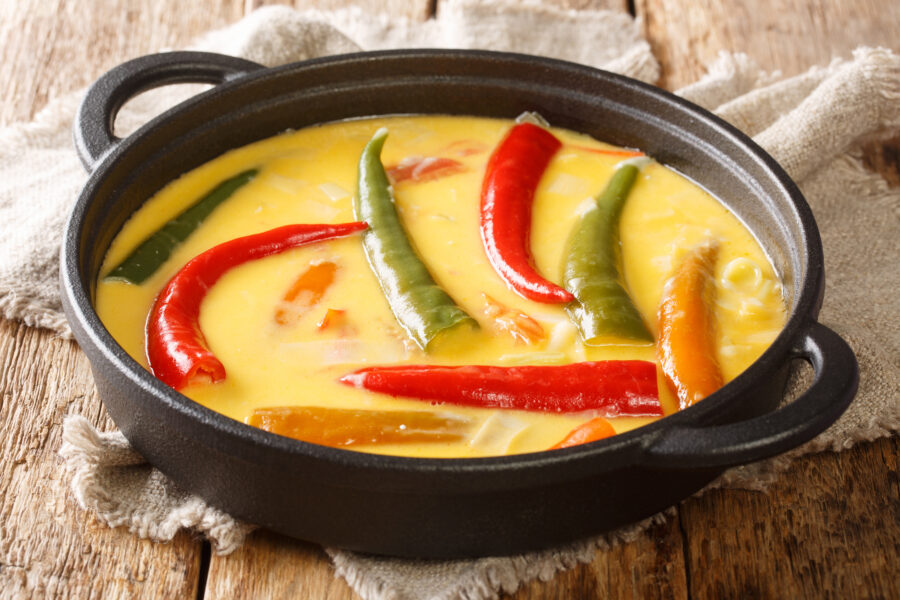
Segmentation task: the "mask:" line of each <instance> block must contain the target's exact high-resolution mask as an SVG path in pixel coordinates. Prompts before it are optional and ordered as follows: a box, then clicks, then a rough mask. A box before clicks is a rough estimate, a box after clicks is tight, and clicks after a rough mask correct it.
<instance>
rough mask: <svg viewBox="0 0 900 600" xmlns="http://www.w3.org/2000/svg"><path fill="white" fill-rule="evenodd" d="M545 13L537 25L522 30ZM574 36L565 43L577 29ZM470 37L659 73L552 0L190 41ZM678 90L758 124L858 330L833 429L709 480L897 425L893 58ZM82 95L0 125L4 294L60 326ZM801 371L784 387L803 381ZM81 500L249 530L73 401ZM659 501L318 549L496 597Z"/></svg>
mask: <svg viewBox="0 0 900 600" xmlns="http://www.w3.org/2000/svg"><path fill="white" fill-rule="evenodd" d="M536 23H540V26H541V30H542V33H543V34H544V35H542V36H540V38H539V39H536V38H535V36H532V35H530V33H531V31H533V30H534V28H535V24H536ZM573 42H574V43H573ZM426 45H427V46H444V47H451V46H452V47H481V48H490V49H497V50H514V51H521V52H531V53H537V54H545V55H550V56H556V57H559V58H565V59H568V60H573V61H577V62H582V63H585V64H591V65H593V66H598V67H603V68H607V69H610V70H615V71H618V72H621V73H624V74H626V75H630V76H632V77H637V78H640V79H643V80H645V81H654V80H655V79H656V77H657V73H658V67H657V65H656V62H655V60H653V57H652V55H651V54H650V52H649V47H648V46H647V44H646V42H645V41H644V40H642V39H641V37H640V31H639V28H638V27H637V26H636V24H635V23H634V22H633V21H632V20H631V19H630V18H629V17H628V16H627V15H624V14H620V13H609V12H574V11H561V10H556V9H548V8H541V7H534V6H524V7H523V6H518V7H513V6H510V5H506V4H503V3H494V2H472V1H467V0H461V1H455V2H448V3H444V4H442V10H441V13H440V16H439V18H438V19H437V20H433V21H429V22H427V23H424V24H419V23H410V22H406V21H402V20H401V21H396V20H394V21H392V20H389V19H387V18H384V17H380V18H374V19H373V18H372V17H371V16H368V15H364V14H363V13H362V12H361V11H358V10H353V9H350V10H345V11H341V12H337V13H297V12H294V11H292V10H290V9H286V8H280V7H277V8H268V9H263V10H260V11H257V12H255V13H253V14H252V15H251V16H249V17H248V18H246V19H244V20H243V21H241V22H240V23H238V24H236V25H234V26H232V27H229V28H227V29H226V30H223V31H219V32H214V33H211V34H209V35H208V36H207V37H205V38H204V39H203V40H201V41H200V42H199V44H198V47H199V48H200V49H206V50H215V51H219V52H225V53H231V54H236V55H239V56H243V57H246V58H249V59H251V60H255V61H258V62H261V63H263V64H267V65H274V64H280V63H283V62H289V61H292V60H301V59H304V58H309V57H312V56H319V55H325V54H332V53H340V52H346V51H353V50H356V49H358V48H360V47H362V48H365V49H376V48H383V47H406V46H426ZM680 93H681V95H683V96H684V97H685V98H688V99H690V100H692V101H694V102H697V103H700V104H702V105H704V106H706V107H707V108H710V109H712V110H715V111H716V112H718V113H719V114H720V115H721V116H723V117H724V118H726V119H728V120H730V121H731V122H732V123H734V124H735V125H737V126H738V127H740V128H742V129H743V130H744V131H746V132H748V133H750V134H751V135H754V136H755V137H756V139H757V141H759V142H760V143H761V144H762V145H763V146H764V147H765V148H766V149H767V150H769V152H771V153H772V154H773V156H775V158H776V159H777V160H779V161H780V162H782V164H783V165H784V166H785V167H786V168H787V169H788V171H789V172H790V173H791V175H792V176H793V177H794V178H795V179H797V180H798V182H799V183H800V184H801V187H802V188H803V191H804V193H805V194H806V196H807V199H808V200H809V201H810V203H811V205H812V208H813V211H814V213H815V215H816V217H817V219H818V222H819V226H820V228H821V231H822V236H823V241H824V244H825V253H826V271H827V273H828V288H827V291H826V298H825V306H824V309H823V311H822V314H821V318H820V319H821V320H822V321H823V322H824V323H825V324H826V325H828V326H830V327H832V328H834V329H835V330H836V331H838V333H840V334H841V335H842V336H844V337H845V339H847V340H848V341H850V343H851V344H852V345H853V347H854V349H855V351H856V352H857V355H858V357H859V360H860V365H861V370H862V378H861V384H860V392H859V395H858V397H857V400H856V401H855V402H854V404H853V406H852V407H851V409H850V410H849V411H848V413H847V414H846V415H845V416H844V417H842V418H841V419H840V421H838V423H836V424H835V425H834V426H833V427H832V428H831V429H829V430H828V431H827V432H825V433H824V434H823V435H821V436H819V437H818V438H817V439H815V440H813V441H812V442H810V443H809V444H807V445H806V446H804V447H803V448H800V449H798V450H795V451H794V452H793V453H791V454H790V455H785V456H782V457H778V458H776V459H773V460H770V461H764V462H761V463H756V464H753V465H749V466H745V467H741V468H738V469H732V470H730V471H728V472H727V473H726V474H725V475H724V476H723V477H722V478H720V480H719V481H718V482H716V484H714V485H720V486H721V485H726V486H742V487H759V486H761V485H762V484H764V483H765V482H766V481H768V480H769V479H770V478H771V477H773V476H775V475H776V474H777V473H778V471H780V470H781V469H783V468H784V466H786V465H787V464H788V462H789V461H790V460H791V459H792V458H793V457H794V456H797V455H800V454H803V453H807V452H814V451H820V450H823V449H833V450H839V449H842V448H847V447H850V446H851V445H852V444H854V443H855V442H856V441H858V440H861V439H874V438H877V437H880V436H884V435H888V434H890V433H891V432H893V431H897V429H898V424H900V403H898V397H897V392H898V389H900V385H898V384H900V365H898V363H897V356H898V355H900V353H898V350H900V348H898V341H900V336H898V335H897V334H898V326H897V324H896V323H897V322H896V320H895V319H894V315H895V314H896V312H897V309H898V308H900V301H898V299H897V296H896V294H895V293H894V292H895V290H896V289H900V270H898V269H897V268H896V265H895V262H896V258H897V256H898V249H900V248H898V242H897V240H898V239H900V190H891V189H889V188H888V187H887V185H886V184H885V182H884V181H883V180H882V179H881V178H880V177H879V176H878V175H875V174H873V173H870V172H868V171H866V170H865V169H864V168H863V167H862V165H861V162H860V157H859V150H858V147H857V143H858V140H859V139H861V138H862V137H864V136H867V135H871V134H875V133H878V132H883V131H887V130H890V129H891V128H896V127H898V126H900V59H898V57H897V56H894V55H893V54H892V53H890V52H889V51H886V50H879V49H860V50H858V51H857V52H855V53H854V55H853V58H852V59H851V60H836V61H834V62H832V63H831V64H830V65H828V66H826V67H820V68H813V69H812V70H810V71H809V72H807V73H805V74H803V75H800V76H797V77H794V78H790V79H785V80H781V81H779V80H778V78H777V77H776V76H773V75H770V74H766V73H763V72H761V71H760V70H759V69H758V68H757V67H755V66H754V65H753V63H752V61H751V60H749V59H748V58H747V57H745V56H741V55H728V54H723V55H722V56H721V57H720V58H719V60H718V61H717V62H716V63H715V64H713V65H712V66H711V67H710V70H709V74H708V75H707V76H706V77H705V78H704V79H702V80H701V81H699V82H697V83H696V84H694V85H692V86H689V87H687V88H685V89H683V90H681V92H680ZM79 97H80V95H73V96H70V97H66V98H62V99H59V100H57V101H54V102H52V103H51V104H50V105H49V106H48V107H47V109H46V110H44V111H43V112H42V113H41V114H40V115H39V116H38V117H37V119H36V120H35V121H34V122H32V123H26V124H19V125H14V126H12V127H9V128H6V129H4V130H0V219H3V220H4V221H5V222H15V223H16V224H17V226H16V228H14V231H13V232H12V235H11V236H10V237H9V238H5V239H0V311H2V314H4V315H5V316H6V317H8V318H15V319H21V320H24V321H25V322H26V323H29V324H32V325H36V326H41V327H48V328H51V329H54V330H55V331H57V332H59V333H60V334H61V335H68V328H67V326H66V324H65V321H64V319H63V317H62V316H61V311H60V307H59V298H58V295H57V293H56V270H57V266H56V261H57V251H58V242H59V235H56V236H52V235H47V232H48V231H55V232H61V230H62V225H63V219H64V218H65V213H66V212H67V210H68V207H69V206H70V204H71V203H72V202H73V200H74V198H75V197H76V196H77V193H78V190H79V189H80V187H81V185H82V184H83V182H84V180H85V178H86V177H85V175H84V173H83V172H82V170H81V166H80V164H79V162H78V160H77V158H76V157H75V155H74V151H73V150H72V147H71V133H70V128H71V123H72V117H73V114H74V110H75V107H76V106H77V102H78V99H79ZM175 99H176V98H175V96H174V94H173V93H172V92H170V91H160V92H157V94H156V96H155V97H153V98H152V99H150V100H148V99H146V98H139V99H137V100H135V101H133V102H131V103H129V105H128V106H127V107H126V110H125V111H123V114H122V115H121V117H120V118H119V120H118V122H117V131H129V130H131V129H133V128H134V127H135V126H137V125H139V124H140V123H142V122H144V121H146V119H147V118H148V117H149V116H150V115H152V114H154V112H158V111H159V110H160V109H159V107H158V105H159V104H161V103H162V102H168V103H171V102H173V101H174V100H175ZM803 385H804V384H803V382H802V381H800V382H798V383H797V384H796V385H795V388H797V389H802V387H803ZM60 452H61V454H62V455H63V456H64V457H65V459H66V463H67V466H68V467H69V469H70V470H71V472H72V487H73V490H74V493H75V496H76V499H77V500H78V502H79V504H80V505H81V506H82V507H84V508H86V509H88V510H91V511H93V512H95V513H96V515H97V516H98V517H99V518H100V519H101V520H103V521H105V522H107V523H108V524H109V525H111V526H119V525H123V526H126V527H128V528H129V530H131V531H133V532H135V533H136V534H137V535H140V536H143V537H150V538H153V539H157V540H169V539H171V538H172V536H173V535H174V534H175V532H176V531H177V530H178V529H179V528H183V527H187V528H193V529H195V530H197V531H200V532H202V533H203V534H205V535H206V536H207V537H208V538H209V539H210V540H212V541H213V543H214V544H215V547H216V549H217V551H218V552H220V553H223V554H224V553H228V552H231V551H233V550H234V549H235V548H237V547H238V546H239V545H240V544H241V543H242V541H243V539H244V536H245V535H246V533H247V532H248V531H249V530H250V529H252V527H251V526H248V525H244V524H241V523H238V522H236V521H235V520H233V519H231V518H230V517H229V516H228V515H226V514H224V513H222V512H221V511H218V510H216V509H213V508H211V507H209V506H207V505H206V504H205V503H204V502H203V501H202V500H200V499H199V498H196V497H194V496H191V495H189V494H186V493H185V492H183V491H182V490H180V489H178V488H177V487H176V486H174V485H173V484H172V483H171V482H169V481H168V480H167V479H166V478H165V477H164V476H163V475H162V474H161V473H160V472H158V471H156V470H155V469H153V468H152V467H150V466H149V465H147V464H146V463H145V462H144V461H143V459H142V458H141V457H140V456H139V455H138V454H137V453H136V452H134V451H133V450H131V449H130V447H129V446H128V444H127V442H126V441H125V439H124V437H123V436H122V435H121V434H120V433H98V432H96V431H95V430H94V429H93V427H92V426H91V425H90V423H88V422H87V420H85V419H83V418H82V417H78V416H70V417H69V418H68V419H67V420H66V423H65V427H64V432H63V447H62V448H61V450H60ZM665 518H666V514H665V513H662V514H660V515H657V516H656V517H654V518H652V519H648V520H647V521H645V522H643V523H639V524H636V525H632V526H629V527H627V528H624V529H622V530H619V531H617V532H613V533H610V534H606V535H602V536H598V537H596V538H593V539H588V540H584V541H581V542H578V543H575V544H572V545H569V546H566V547H563V548H556V549H551V550H547V551H544V552H538V553H532V554H528V555H524V556H517V557H496V558H486V559H479V560H460V561H408V560H397V559H390V558H377V557H370V556H362V555H357V554H354V553H351V552H346V551H342V550H338V549H328V553H329V555H330V556H331V557H332V559H333V561H334V564H335V567H336V570H337V573H338V574H339V575H340V576H342V577H344V578H345V579H346V580H347V582H348V583H349V584H350V585H351V586H352V587H353V588H354V589H355V590H356V591H357V592H358V593H359V594H360V595H361V596H362V597H363V598H366V599H367V600H369V599H388V598H391V599H405V598H447V599H450V598H467V599H476V598H492V597H496V596H497V595H498V594H499V593H500V592H512V591H514V590H515V589H516V588H517V587H518V586H519V585H521V584H522V583H523V582H525V581H529V580H531V579H534V578H541V579H549V578H551V577H553V575H554V573H556V572H557V571H559V570H560V569H565V568H570V567H572V566H574V565H576V564H578V563H579V562H584V561H589V560H591V559H592V558H593V556H594V553H595V551H596V549H597V548H605V547H608V546H610V545H612V544H615V543H617V542H619V541H622V540H628V539H631V538H633V537H634V536H636V535H637V534H638V533H639V532H640V531H642V530H643V528H645V527H646V526H648V525H649V524H650V523H652V522H655V521H659V520H662V519H665Z"/></svg>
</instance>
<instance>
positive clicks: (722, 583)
mask: <svg viewBox="0 0 900 600" xmlns="http://www.w3.org/2000/svg"><path fill="white" fill-rule="evenodd" d="M898 450H900V440H898V438H896V437H894V438H888V439H883V440H879V441H877V442H874V443H871V444H869V443H864V444H860V445H859V446H857V447H856V448H854V449H853V450H850V451H847V452H844V453H841V454H834V453H831V452H826V453H822V454H819V455H816V456H812V457H809V458H806V459H803V460H800V461H797V462H796V463H795V464H794V465H793V466H792V467H791V468H790V469H789V470H788V471H787V472H786V473H785V474H784V475H783V476H781V477H779V478H778V480H777V481H776V482H775V483H774V484H773V485H772V486H771V487H770V488H769V489H768V490H767V491H766V492H764V493H761V492H750V491H736V490H730V491H722V490H717V491H713V492H710V493H708V494H706V495H704V496H701V497H699V498H693V499H691V500H688V501H686V502H684V503H683V504H682V506H681V511H680V513H681V519H682V523H683V524H684V528H685V531H686V532H687V533H688V535H687V539H688V560H689V565H688V567H689V569H690V572H691V577H690V586H691V589H690V595H691V596H692V597H697V598H804V597H806V598H809V597H821V598H826V597H827V598H859V597H862V596H866V597H870V598H897V597H900V561H898V560H897V557H898V556H900V540H898V538H897V531H898V529H900V490H898V479H897V472H898V459H897V453H898Z"/></svg>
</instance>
